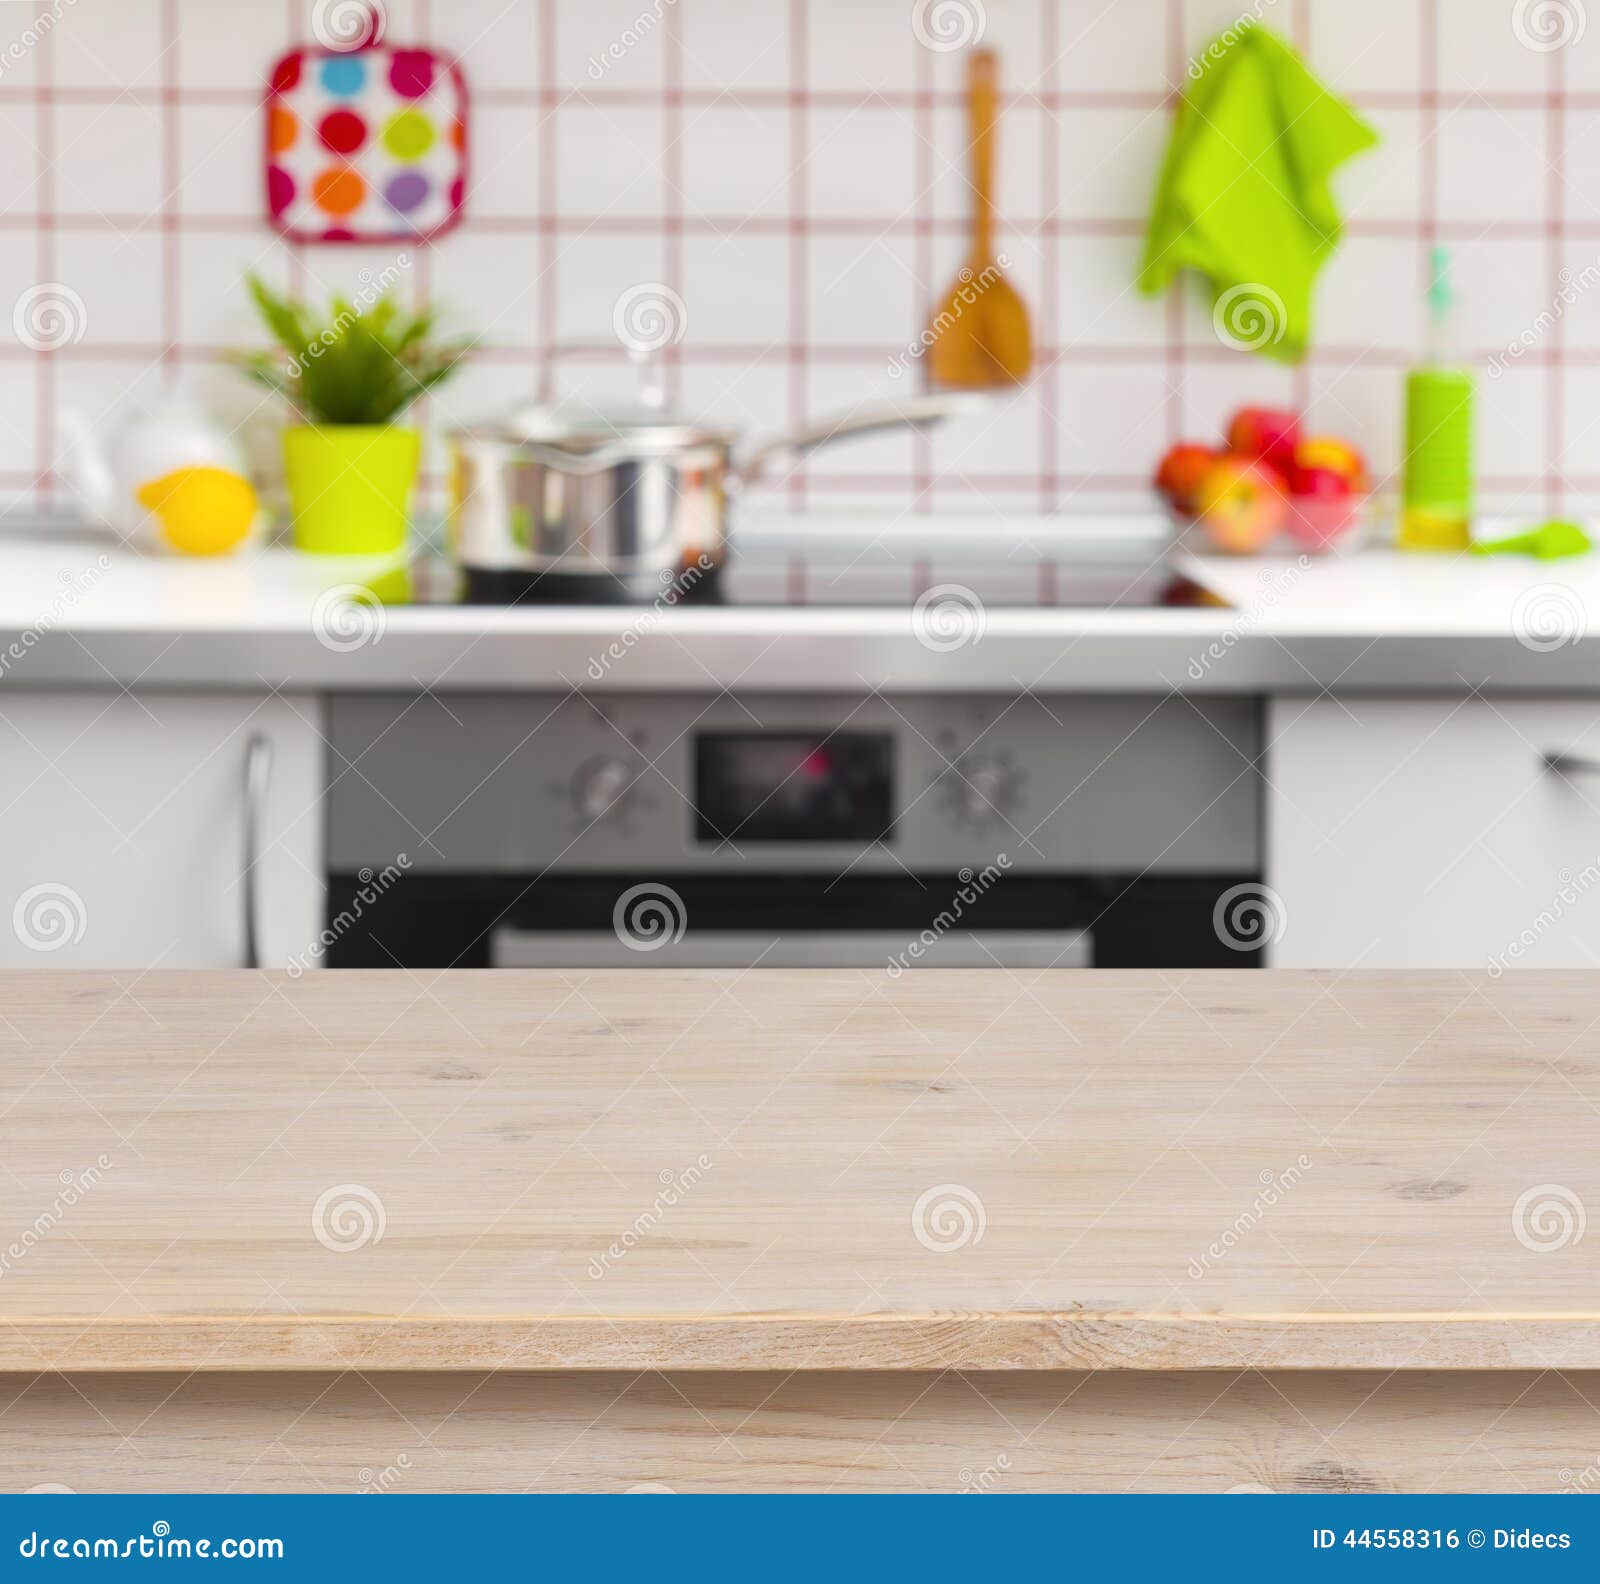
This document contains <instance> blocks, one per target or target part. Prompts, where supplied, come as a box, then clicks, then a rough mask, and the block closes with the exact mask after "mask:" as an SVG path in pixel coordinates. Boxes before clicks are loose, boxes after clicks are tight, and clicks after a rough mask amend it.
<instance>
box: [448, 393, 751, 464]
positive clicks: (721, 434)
mask: <svg viewBox="0 0 1600 1584" xmlns="http://www.w3.org/2000/svg"><path fill="white" fill-rule="evenodd" d="M475 427H476V428H477V432H479V433H481V432H483V431H484V430H485V429H488V430H490V431H492V432H493V433H495V434H496V435H498V436H499V437H500V438H502V439H505V440H510V441H513V442H514V441H519V440H531V441H538V442H540V443H542V444H544V445H554V446H560V447H562V448H563V449H564V450H569V451H574V452H578V453H582V452H586V451H597V450H599V449H600V448H601V447H602V446H612V445H616V444H617V443H618V442H619V441H620V442H622V443H623V444H625V445H629V446H639V447H642V448H644V449H648V450H651V451H657V450H669V449H677V448H678V447H681V446H693V445H731V444H733V442H734V441H735V440H736V439H737V438H738V435H737V432H736V431H734V430H731V429H722V428H715V427H712V426H710V425H707V424H703V423H701V422H699V421H698V420H696V419H694V418H691V417H690V416H689V415H688V414H687V413H683V412H678V411H674V410H673V409H672V408H670V407H667V406H665V405H660V404H657V403H654V402H642V401H640V402H612V401H602V400H596V399H595V398H593V397H583V396H567V397H564V398H562V400H560V401H556V402H547V401H535V402H528V403H525V404H523V405H521V406H518V407H515V408H513V409H512V410H511V412H509V413H507V414H506V416H505V417H504V418H502V419H500V420H499V421H498V422H497V423H494V424H492V425H485V426H475Z"/></svg>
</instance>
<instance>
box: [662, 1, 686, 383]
mask: <svg viewBox="0 0 1600 1584" xmlns="http://www.w3.org/2000/svg"><path fill="white" fill-rule="evenodd" d="M683 57H684V51H683V22H682V18H681V17H680V16H679V14H678V12H677V11H676V10H675V9H670V8H669V10H668V12H667V15H666V19H665V23H664V26H663V29H662V71H663V74H664V80H665V86H666V92H665V93H664V94H663V95H662V96H661V137H662V149H661V201H662V218H661V253H662V276H663V278H664V279H665V281H666V283H667V285H668V286H670V287H671V288H672V289H673V290H674V291H675V292H677V293H678V295H679V296H680V297H682V298H684V300H685V301H686V302H687V300H688V297H687V294H686V291H685V283H684V245H683V229H684V228H683ZM662 362H663V364H664V367H665V372H666V386H667V394H668V395H669V396H670V397H671V399H672V400H673V402H674V403H681V402H682V400H683V348H682V346H681V345H680V344H679V343H676V342H669V343H668V344H667V347H666V349H665V352H664V355H663V358H662Z"/></svg>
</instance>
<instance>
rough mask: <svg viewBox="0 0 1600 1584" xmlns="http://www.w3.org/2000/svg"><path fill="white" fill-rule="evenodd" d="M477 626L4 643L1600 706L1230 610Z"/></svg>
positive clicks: (385, 674)
mask: <svg viewBox="0 0 1600 1584" xmlns="http://www.w3.org/2000/svg"><path fill="white" fill-rule="evenodd" d="M462 615H463V613H462V612H459V611H456V612H450V613H444V612H429V611H415V612H413V611H396V612H394V613H392V614H391V615H390V616H389V619H388V621H387V623H386V625H385V626H384V628H383V630H382V632H381V633H380V634H377V635H375V636H370V637H368V638H367V639H366V640H365V641H363V642H361V643H360V644H359V645H358V646H356V647H352V648H344V649H336V648H330V647H328V646H327V645H326V644H325V643H324V642H322V641H320V640H319V638H318V637H317V635H316V634H315V633H313V632H311V631H309V630H306V629H299V630H292V629H291V630H285V629H282V628H270V627H250V626H229V627H227V628H219V629H217V630H204V629H202V630H187V631H181V632H177V633H174V632H173V631H171V630H161V629H155V630H139V629H116V628H104V629H99V628H84V627H81V626H80V627H76V628H74V629H72V630H60V631H55V630H52V631H43V632H41V631H39V630H38V629H37V628H35V629H28V630H26V631H23V630H19V629H15V628H12V629H9V630H0V690H4V689H8V688H32V687H107V686H116V687H124V688H130V689H190V690H196V689H197V690H212V689H216V690H228V691H256V690H267V689H272V688H291V689H295V690H301V691H334V692H345V691H367V690H372V691H401V692H413V691H415V692H420V691H432V692H464V691H472V692H494V691H525V690H530V689H542V690H549V689H552V688H561V687H571V688H581V689H584V690H586V691H590V692H595V693H610V692H616V693H635V694H636V693H648V692H683V691H686V690H687V691H701V690H706V689H711V690H717V689H734V688H738V689H741V690H743V691H746V692H770V693H784V692H794V691H803V692H807V693H816V692H828V691H840V692H860V691H863V690H871V689H874V688H883V689H889V688H894V689H898V690H902V691H905V690H913V691H923V692H929V693H989V692H1008V691H1016V690H1020V689H1028V690H1031V691H1034V692H1038V693H1157V694H1165V693H1168V692H1185V693H1196V694H1216V693H1319V692H1322V691H1335V692H1348V693H1354V692H1371V691H1384V692H1407V693H1417V692H1447V693H1467V692H1470V691H1473V690H1483V691H1486V692H1508V693H1568V694H1573V693H1576V694H1588V693H1595V694H1600V644H1596V643H1581V642H1580V643H1571V644H1567V645H1565V646H1563V647H1561V648H1558V649H1554V650H1549V651H1539V650H1532V649H1529V648H1527V647H1525V646H1524V645H1522V644H1520V643H1518V642H1517V641H1516V639H1515V638H1513V637H1512V636H1510V635H1509V634H1507V635H1504V636H1499V635H1496V636H1487V635H1483V634H1451V633H1429V634H1406V635H1400V636H1394V637H1381V636H1380V637H1374V636H1373V635H1371V634H1370V633H1355V634H1350V635H1342V634H1327V635H1297V636H1293V637H1289V636H1282V637H1280V636H1277V635H1273V634H1269V633H1262V632H1252V631H1248V630H1240V629H1239V628H1238V627H1237V626H1234V625H1231V624H1230V622H1229V620H1228V618H1227V616H1226V615H1224V614H1223V613H1215V614H1213V613H1201V612H1184V613H1164V614H1163V615H1162V616H1161V617H1160V618H1159V622H1158V621H1157V620H1156V619H1155V618H1151V617H1140V616H1131V617H1129V618H1128V622H1129V625H1128V627H1127V628H1126V629H1125V630H1120V631H1119V630H1115V628H1114V625H1112V624H1111V623H1108V620H1107V618H1106V617H1104V616H1103V615H1097V616H1094V617H1091V618H1087V619H1083V618H1075V617H1074V616H1073V615H1072V614H1070V613H1061V614H1055V613H1052V614H1051V615H1048V616H1039V615H1037V614H1033V613H1029V614H1027V615H1025V616H1024V615H1021V614H1016V613H1002V614H1000V615H997V616H992V617H991V618H990V621H989V623H988V627H987V630H986V631H985V632H984V633H983V635H982V637H981V638H980V639H978V640H977V641H975V642H973V641H969V642H968V643H966V644H965V645H964V646H962V647H960V648H956V649H940V650H931V649H929V648H928V647H927V646H926V645H925V644H924V643H923V642H922V641H921V640H920V639H919V638H918V636H917V635H916V634H915V633H914V632H913V631H912V630H911V627H910V622H909V619H908V617H907V614H906V613H905V612H902V611H889V610H863V611H856V612H849V613H844V612H838V611H828V612H815V613H811V612H792V611H785V612H782V613H781V615H780V613H776V612H774V613H770V617H769V620H768V625H767V626H766V629H765V630H763V629H762V626H761V623H760V622H759V621H753V620H752V618H751V613H748V612H742V613H728V612H715V611H712V612H698V613H693V614H690V613H687V612H682V613H677V612H675V613H672V614H670V615H667V616H663V617H661V618H660V619H658V620H657V621H655V622H654V624H653V625H652V626H651V627H650V628H649V630H648V631H640V630H639V629H638V626H637V623H635V624H633V625H630V624H629V623H628V622H627V621H626V620H624V619H623V618H622V617H621V616H620V615H618V614H617V613H608V612H605V611H600V610H597V611H595V612H593V613H587V612H586V613H584V617H583V619H576V618H575V614H574V613H572V612H565V613H563V619H562V620H561V621H560V622H559V623H556V624H553V625H547V624H543V623H540V624H537V625H535V624H532V623H529V622H527V621H526V620H521V621H518V622H517V623H516V624H514V625H512V624H507V623H503V622H497V621H496V619H495V615H494V613H489V614H488V615H487V616H486V617H485V618H484V619H483V620H482V621H481V622H480V623H478V624H477V625H476V626H475V628H473V629H471V630H468V629H467V628H465V627H464V624H463V622H462ZM441 617H444V618H446V619H445V620H442V621H441V620H440V619H439V618H441ZM780 623H781V630H780ZM497 629H498V630H497ZM17 655H20V658H15V657H16V656H17ZM8 656H12V657H13V658H12V659H11V660H10V661H9V662H7V660H6V657H8Z"/></svg>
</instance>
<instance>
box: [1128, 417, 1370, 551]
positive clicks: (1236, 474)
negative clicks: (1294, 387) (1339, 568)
mask: <svg viewBox="0 0 1600 1584" xmlns="http://www.w3.org/2000/svg"><path fill="white" fill-rule="evenodd" d="M1155 485H1156V490H1157V492H1158V493H1159V494H1160V496H1161V498H1162V502H1163V504H1164V505H1165V507H1166V509H1167V511H1168V512H1169V514H1170V515H1171V517H1172V521H1173V527H1174V530H1175V532H1176V534H1177V537H1178V541H1179V543H1180V544H1182V545H1183V546H1184V548H1186V549H1189V550H1194V551H1196V552H1198V553H1200V554H1211V555H1218V554H1220V555H1259V554H1262V553H1264V552H1269V551H1280V552H1281V551H1288V552H1290V553H1291V554H1308V555H1322V554H1325V553H1327V552H1328V551H1330V550H1333V549H1335V548H1337V549H1340V550H1344V549H1349V548H1350V547H1351V546H1353V545H1355V544H1357V543H1359V542H1360V538H1361V535H1360V532H1359V530H1360V528H1361V526H1362V524H1363V522H1364V520H1365V517H1366V509H1367V501H1368V498H1369V497H1370V495H1371V491H1372V483H1371V479H1370V477H1369V475H1368V472H1367V464H1366V459H1365V458H1364V457H1363V456H1362V455H1361V453H1360V452H1359V451H1358V450H1357V449H1356V448H1355V447H1354V446H1353V445H1351V444H1350V443H1349V441H1347V440H1341V439H1339V438H1337V437H1336V436H1333V435H1306V434H1304V433H1303V432H1302V429H1301V424H1300V417H1299V414H1297V413H1292V412H1287V411H1284V410H1282V409H1280V408H1276V407H1241V408H1240V409H1239V411H1238V412H1236V413H1235V414H1234V415H1233V417H1232V418H1231V419H1230V420H1229V423H1228V428H1227V438H1226V440H1225V441H1224V443H1223V444H1222V445H1220V446H1209V445H1201V444H1197V443H1195V442H1193V441H1185V442H1183V443H1181V444H1179V445H1175V446H1173V447H1172V449H1171V450H1170V451H1168V452H1167V454H1166V455H1165V456H1164V457H1162V459H1161V463H1160V466H1159V467H1158V468H1157V469H1156V477H1155Z"/></svg>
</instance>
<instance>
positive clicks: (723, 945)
mask: <svg viewBox="0 0 1600 1584" xmlns="http://www.w3.org/2000/svg"><path fill="white" fill-rule="evenodd" d="M1093 960H1094V941H1093V937H1092V936H1091V935H1090V934H1089V932H1088V931H1087V930H950V931H948V932H947V933H945V934H943V935H940V936H938V937H937V938H936V939H935V940H934V941H933V942H932V944H931V945H930V944H928V943H927V942H925V941H924V940H923V938H922V937H921V936H918V935H907V934H905V933H903V932H901V931H899V930H791V931H788V932H786V933H785V934H782V935H779V934H777V933H775V932H773V931H771V930H689V931H687V932H686V933H685V934H684V935H683V936H682V938H681V939H679V940H676V941H674V940H671V939H670V938H669V939H666V940H661V941H659V942H654V943H651V944H649V945H646V944H645V943H643V942H632V943H629V942H628V941H625V940H623V939H621V938H619V937H618V936H617V935H615V934H613V933H612V932H611V931H609V930H516V929H509V928H507V929H497V930H496V931H495V932H494V933H493V934H492V935H491V936H490V938H489V963H490V966H491V967H495V968H867V969H872V968H882V969H886V970H887V971H889V972H890V973H893V974H898V973H901V972H904V971H906V970H907V969H911V968H1087V967H1089V966H1090V965H1091V963H1092V962H1093Z"/></svg>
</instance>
